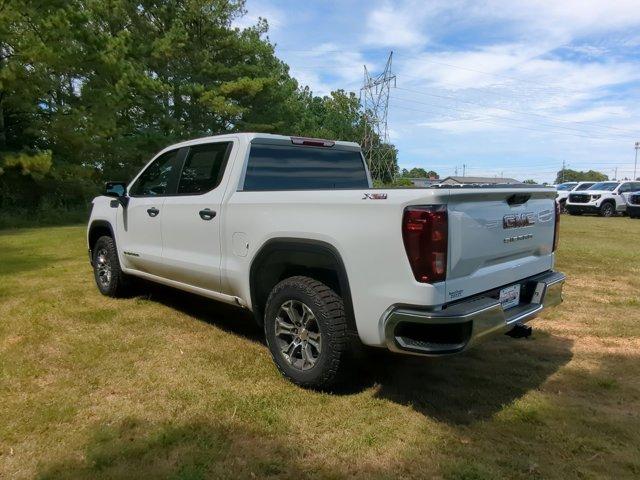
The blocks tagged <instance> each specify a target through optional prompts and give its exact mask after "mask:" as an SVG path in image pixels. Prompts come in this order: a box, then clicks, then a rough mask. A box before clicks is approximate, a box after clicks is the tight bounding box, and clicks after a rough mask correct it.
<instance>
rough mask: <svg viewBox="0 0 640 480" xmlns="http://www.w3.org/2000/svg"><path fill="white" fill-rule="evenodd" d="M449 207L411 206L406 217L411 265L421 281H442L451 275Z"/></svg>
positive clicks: (404, 228) (405, 236)
mask: <svg viewBox="0 0 640 480" xmlns="http://www.w3.org/2000/svg"><path fill="white" fill-rule="evenodd" d="M447 230H448V222H447V207H446V206H444V205H426V206H415V207H407V208H406V209H405V210H404V216H403V217H402V239H403V240H404V248H405V250H406V251H407V257H408V258H409V264H410V265H411V270H413V275H414V277H416V280H417V281H418V282H421V283H435V282H441V281H443V280H444V279H445V277H446V275H447Z"/></svg>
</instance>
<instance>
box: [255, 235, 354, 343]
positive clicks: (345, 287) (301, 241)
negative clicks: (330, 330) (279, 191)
mask: <svg viewBox="0 0 640 480" xmlns="http://www.w3.org/2000/svg"><path fill="white" fill-rule="evenodd" d="M275 252H291V253H293V252H296V253H301V252H302V253H305V252H306V253H316V254H320V255H324V256H326V257H328V258H331V259H332V261H333V263H334V264H335V272H336V274H337V278H338V285H339V288H340V293H341V297H342V300H343V302H344V308H345V314H346V316H347V324H348V326H349V329H350V330H352V331H354V332H357V327H356V323H355V315H354V312H353V302H352V297H351V288H350V286H349V277H348V275H347V269H346V267H345V265H344V262H343V260H342V256H341V255H340V252H338V250H337V249H336V248H335V247H334V246H333V245H332V244H330V243H327V242H324V241H321V240H314V239H308V238H295V237H276V238H271V239H269V240H267V241H266V242H265V243H264V244H263V245H262V246H261V247H260V248H259V249H258V251H257V252H256V254H255V255H254V256H253V259H252V260H251V267H250V268H249V289H250V294H251V305H252V309H253V313H254V315H255V317H256V321H257V322H258V323H259V324H260V325H262V323H263V307H264V305H260V304H261V301H260V299H259V298H258V296H257V291H258V286H257V284H256V282H257V272H258V271H259V270H260V268H261V267H262V265H264V263H265V262H266V261H267V260H268V259H269V257H270V256H271V255H272V254H273V253H275Z"/></svg>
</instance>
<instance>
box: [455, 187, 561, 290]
mask: <svg viewBox="0 0 640 480" xmlns="http://www.w3.org/2000/svg"><path fill="white" fill-rule="evenodd" d="M554 197H555V191H548V190H543V189H540V190H538V191H536V190H535V189H531V190H528V189H520V190H519V189H506V188H504V189H501V188H473V189H468V190H466V189H459V190H452V191H451V195H450V197H449V203H448V216H449V254H448V267H447V268H448V270H447V280H446V298H447V300H448V301H451V300H455V299H456V298H463V297H467V296H469V295H473V294H475V293H479V292H482V291H486V290H490V289H492V288H496V287H499V286H503V285H508V284H509V283H513V282H516V281H517V280H520V279H522V278H526V277H529V276H532V275H535V274H537V273H540V272H544V271H546V270H549V269H551V268H552V267H553V254H552V250H553V235H554V224H555V222H554V220H555V205H554Z"/></svg>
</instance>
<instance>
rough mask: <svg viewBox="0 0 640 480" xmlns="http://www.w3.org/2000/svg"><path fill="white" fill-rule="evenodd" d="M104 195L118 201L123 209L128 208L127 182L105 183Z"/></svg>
mask: <svg viewBox="0 0 640 480" xmlns="http://www.w3.org/2000/svg"><path fill="white" fill-rule="evenodd" d="M103 195H105V196H107V197H113V198H115V199H117V200H118V202H119V203H120V205H122V208H127V205H129V197H127V183H126V182H107V183H105V185H104V192H103ZM116 206H117V205H116Z"/></svg>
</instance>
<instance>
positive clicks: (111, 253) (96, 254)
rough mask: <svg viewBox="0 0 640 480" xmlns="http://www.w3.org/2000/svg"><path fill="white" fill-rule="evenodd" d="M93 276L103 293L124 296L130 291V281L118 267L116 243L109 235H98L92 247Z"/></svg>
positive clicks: (110, 295)
mask: <svg viewBox="0 0 640 480" xmlns="http://www.w3.org/2000/svg"><path fill="white" fill-rule="evenodd" d="M93 276H94V278H95V280H96V285H97V286H98V290H100V293H102V294H103V295H106V296H108V297H124V296H126V295H127V294H128V293H129V292H130V288H131V287H130V286H131V281H130V279H129V277H128V275H126V274H125V273H124V272H123V271H122V269H121V268H120V261H119V260H118V251H117V250H116V243H115V242H114V241H113V238H111V237H108V236H103V237H100V238H99V239H98V241H97V242H96V243H95V245H94V247H93Z"/></svg>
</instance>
